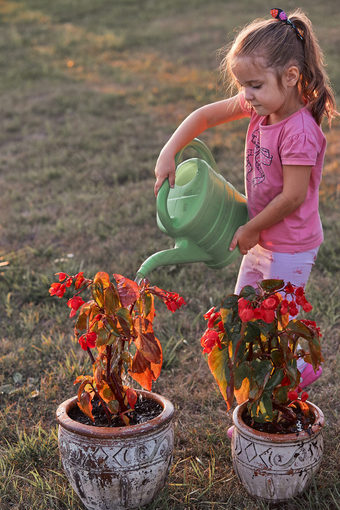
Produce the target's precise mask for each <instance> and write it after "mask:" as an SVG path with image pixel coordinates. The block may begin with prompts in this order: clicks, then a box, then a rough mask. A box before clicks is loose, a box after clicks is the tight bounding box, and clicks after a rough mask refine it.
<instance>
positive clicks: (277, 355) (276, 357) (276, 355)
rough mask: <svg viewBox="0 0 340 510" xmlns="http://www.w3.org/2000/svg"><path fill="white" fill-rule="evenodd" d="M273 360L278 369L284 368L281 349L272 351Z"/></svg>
mask: <svg viewBox="0 0 340 510" xmlns="http://www.w3.org/2000/svg"><path fill="white" fill-rule="evenodd" d="M271 359H272V362H273V363H274V365H275V366H276V367H280V366H282V363H283V361H284V358H283V356H282V353H281V351H280V350H279V349H272V352H271Z"/></svg>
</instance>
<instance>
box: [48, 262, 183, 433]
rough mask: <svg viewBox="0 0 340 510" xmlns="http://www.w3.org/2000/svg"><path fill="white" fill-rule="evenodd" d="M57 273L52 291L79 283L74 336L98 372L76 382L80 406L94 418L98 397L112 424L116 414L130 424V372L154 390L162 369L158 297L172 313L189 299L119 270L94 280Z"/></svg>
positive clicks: (132, 392)
mask: <svg viewBox="0 0 340 510" xmlns="http://www.w3.org/2000/svg"><path fill="white" fill-rule="evenodd" d="M56 274H57V276H58V280H59V281H58V282H55V283H52V285H51V287H50V289H49V293H50V295H51V296H57V297H58V298H62V297H63V296H64V294H65V292H66V291H67V289H68V288H69V287H72V286H74V292H73V295H72V296H71V297H70V298H69V299H68V301H67V306H68V307H69V308H70V317H71V318H73V317H75V327H74V332H75V337H76V338H77V340H78V342H79V344H80V347H81V348H82V349H83V350H84V351H87V353H88V355H89V357H90V360H91V364H92V368H93V376H90V375H87V376H84V375H81V376H78V377H77V379H76V380H75V384H80V386H79V389H78V406H79V408H80V409H81V410H82V411H83V412H84V413H85V414H86V415H87V416H88V417H89V418H90V419H91V420H92V421H94V418H93V415H92V403H91V402H92V399H93V398H96V399H97V400H98V401H99V404H100V405H101V406H102V408H103V410H104V412H105V414H106V416H107V418H108V421H109V422H110V420H111V416H112V415H118V416H119V417H120V419H121V421H122V424H128V423H129V417H128V415H129V412H130V411H131V409H133V408H134V405H135V402H136V399H137V394H136V392H135V390H133V389H132V388H130V387H128V386H127V384H126V381H127V375H130V376H131V377H132V379H134V380H135V381H137V382H138V383H139V384H140V385H141V386H142V387H143V388H145V389H147V390H151V386H152V382H153V381H155V380H156V379H157V378H158V377H159V375H160V371H161V367H162V347H161V344H160V342H159V340H158V339H157V338H156V336H155V334H154V331H153V325H152V323H153V319H154V316H155V309H154V296H156V297H157V298H158V299H160V300H161V301H163V302H164V303H165V305H166V306H167V308H168V309H169V310H171V311H172V312H174V311H175V310H177V309H178V308H180V307H181V306H182V305H184V304H185V301H184V299H183V298H182V297H181V296H179V295H178V294H177V293H175V292H168V291H165V290H163V289H160V288H158V287H155V286H150V285H149V282H148V281H147V280H142V282H141V283H140V284H137V283H136V282H134V281H132V280H129V279H128V278H125V277H124V276H122V275H119V274H114V275H113V278H114V279H113V280H112V281H111V280H110V277H109V275H108V274H107V273H104V272H99V273H97V274H96V275H95V277H94V278H93V279H88V278H85V277H84V274H83V272H80V273H77V274H76V275H69V274H67V273H56ZM70 290H71V289H70ZM88 291H89V292H90V296H89V299H88V300H84V299H83V297H82V296H81V295H80V294H83V293H85V292H88ZM93 349H96V350H97V355H95V354H94V351H93Z"/></svg>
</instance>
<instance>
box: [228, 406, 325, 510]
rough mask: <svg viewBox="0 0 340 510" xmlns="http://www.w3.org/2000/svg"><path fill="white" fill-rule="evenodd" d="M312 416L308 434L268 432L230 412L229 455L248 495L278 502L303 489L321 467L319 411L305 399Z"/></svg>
mask: <svg viewBox="0 0 340 510" xmlns="http://www.w3.org/2000/svg"><path fill="white" fill-rule="evenodd" d="M307 404H308V405H309V406H310V409H311V410H312V412H313V414H314V416H315V422H314V425H313V426H312V430H311V434H308V433H307V432H306V431H304V432H300V433H299V434H269V433H265V432H259V431H257V430H254V429H252V428H251V427H248V426H247V425H246V424H245V423H244V421H243V419H242V413H243V411H244V409H245V407H246V405H247V403H246V402H244V403H243V404H241V405H239V406H237V407H236V409H235V411H234V413H233V422H234V431H233V437H232V447H231V449H232V457H233V465H234V470H235V472H236V473H237V475H238V478H239V479H240V481H241V482H242V484H243V485H244V487H245V488H246V490H247V491H248V493H249V494H250V495H251V496H257V497H260V498H262V499H265V500H268V501H272V502H277V501H284V500H286V499H290V498H293V497H294V496H297V495H298V494H300V493H301V492H303V491H304V490H305V489H306V488H307V486H308V485H309V483H310V482H311V480H312V477H313V476H314V475H315V473H316V472H317V470H318V469H319V467H320V463H321V458H322V453H323V437H322V428H323V426H324V416H323V413H322V411H321V410H320V409H319V408H318V407H317V406H315V405H314V404H311V403H310V402H307Z"/></svg>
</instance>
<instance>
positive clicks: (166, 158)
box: [154, 152, 176, 196]
mask: <svg viewBox="0 0 340 510" xmlns="http://www.w3.org/2000/svg"><path fill="white" fill-rule="evenodd" d="M175 173H176V165H175V156H173V155H168V154H166V153H162V152H161V153H160V155H159V157H158V159H157V163H156V167H155V176H156V182H155V186H154V192H155V196H157V193H158V191H159V189H160V187H161V186H162V184H163V181H165V179H169V184H170V188H173V187H174V185H175Z"/></svg>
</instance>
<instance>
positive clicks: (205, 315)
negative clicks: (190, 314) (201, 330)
mask: <svg viewBox="0 0 340 510" xmlns="http://www.w3.org/2000/svg"><path fill="white" fill-rule="evenodd" d="M215 310H216V306H213V307H212V308H210V310H208V311H207V312H206V313H205V314H204V315H203V317H204V318H205V320H207V319H210V317H211V315H212V314H213V313H214V312H215Z"/></svg>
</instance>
